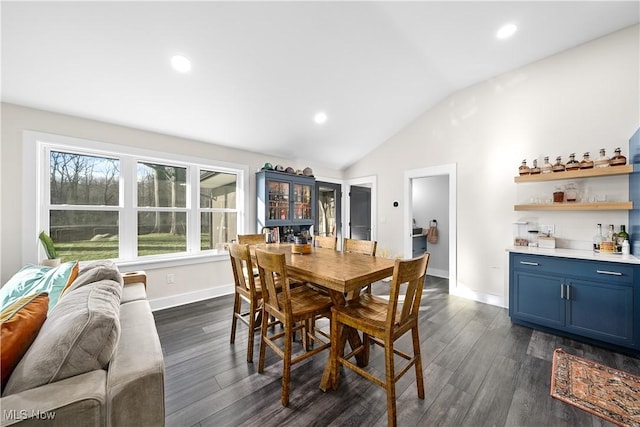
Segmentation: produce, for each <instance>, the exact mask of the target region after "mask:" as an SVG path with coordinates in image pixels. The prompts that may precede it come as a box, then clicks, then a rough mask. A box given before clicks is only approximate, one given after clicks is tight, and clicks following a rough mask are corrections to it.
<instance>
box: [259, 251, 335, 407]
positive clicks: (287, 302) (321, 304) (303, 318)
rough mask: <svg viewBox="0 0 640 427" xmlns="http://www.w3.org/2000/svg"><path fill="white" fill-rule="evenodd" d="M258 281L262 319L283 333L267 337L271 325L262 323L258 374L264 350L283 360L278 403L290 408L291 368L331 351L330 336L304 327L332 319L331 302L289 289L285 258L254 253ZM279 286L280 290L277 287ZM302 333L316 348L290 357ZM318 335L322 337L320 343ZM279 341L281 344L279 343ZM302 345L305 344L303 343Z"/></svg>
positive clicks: (304, 289)
mask: <svg viewBox="0 0 640 427" xmlns="http://www.w3.org/2000/svg"><path fill="white" fill-rule="evenodd" d="M256 258H257V263H258V270H259V271H260V280H261V282H262V284H263V306H262V307H263V309H262V310H263V312H262V318H263V319H267V318H268V316H269V315H271V316H273V317H274V318H275V320H276V321H277V322H280V323H282V326H283V329H284V331H282V332H277V333H276V332H275V331H272V334H271V335H269V326H270V324H271V323H270V322H267V321H263V322H262V333H261V340H260V357H259V359H258V372H259V373H262V372H263V371H264V360H265V353H266V347H267V346H269V347H271V349H272V350H273V351H274V352H275V353H276V354H277V355H278V356H280V357H281V358H282V359H283V362H284V363H283V366H282V393H281V397H280V401H281V403H282V405H283V406H287V405H288V404H289V383H290V377H291V365H293V364H295V363H298V362H300V361H302V360H305V359H307V358H309V357H311V356H313V355H315V354H317V353H319V352H321V351H323V350H326V349H328V348H329V347H331V343H330V342H329V335H328V334H326V333H324V332H323V331H321V330H319V329H317V330H315V331H310V330H309V329H308V327H307V325H308V323H309V321H310V320H312V319H314V318H315V316H318V315H324V316H326V317H327V318H330V317H331V305H332V303H331V299H330V298H329V297H327V296H324V295H321V294H319V293H317V292H315V291H313V290H312V289H310V288H308V287H306V286H299V287H296V288H291V287H290V284H289V280H288V276H287V265H286V258H285V254H281V253H274V252H267V251H263V250H260V249H256ZM278 282H279V283H281V285H282V286H280V287H279V286H278ZM297 330H301V332H302V333H303V334H304V336H305V337H307V339H309V340H312V341H313V342H314V343H315V344H316V345H315V346H314V348H313V349H310V350H309V349H308V348H307V346H306V345H304V346H303V348H304V350H305V351H304V352H303V353H302V354H300V355H298V356H296V357H292V346H293V336H294V333H295V331H297ZM318 335H322V336H324V338H325V339H321V338H320V337H319V336H318ZM280 339H282V341H283V342H282V344H278V340H280ZM303 342H304V340H303Z"/></svg>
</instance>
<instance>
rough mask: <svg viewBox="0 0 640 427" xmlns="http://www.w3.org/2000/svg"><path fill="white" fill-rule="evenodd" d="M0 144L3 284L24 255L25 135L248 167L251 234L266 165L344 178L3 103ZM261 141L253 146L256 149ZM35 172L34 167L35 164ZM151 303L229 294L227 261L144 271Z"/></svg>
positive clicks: (271, 159) (331, 172)
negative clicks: (259, 177) (171, 279)
mask: <svg viewBox="0 0 640 427" xmlns="http://www.w3.org/2000/svg"><path fill="white" fill-rule="evenodd" d="M1 114H2V141H1V145H0V162H1V163H0V164H1V167H2V169H1V170H0V183H1V187H0V189H1V193H0V194H1V196H2V198H1V203H2V204H1V206H0V218H1V222H0V230H1V236H2V238H1V241H0V251H1V253H2V259H1V263H0V273H1V280H2V281H1V283H5V282H6V281H7V280H8V279H9V278H10V277H11V275H13V274H14V273H15V272H16V271H17V270H18V269H20V267H21V266H22V264H23V260H22V259H21V254H22V234H21V232H22V218H23V212H22V194H23V189H22V186H21V185H20V178H21V177H22V176H23V175H22V173H23V170H22V169H23V167H22V148H23V137H22V133H23V131H24V130H32V131H39V132H46V133H52V134H58V135H65V136H71V137H76V138H84V139H88V140H94V141H101V142H107V143H111V144H119V145H128V146H134V147H138V148H143V149H148V150H154V151H158V152H164V153H169V154H170V153H175V154H181V155H184V156H191V157H196V158H203V159H215V160H219V161H223V162H231V163H236V164H244V165H248V166H249V194H250V195H251V196H250V198H249V206H248V217H249V224H250V226H249V227H250V228H249V230H247V232H252V231H253V230H255V224H256V217H255V212H256V211H255V209H256V199H255V194H256V189H255V172H256V171H257V170H258V169H259V168H260V167H261V166H262V165H263V164H264V162H266V161H269V162H271V163H272V164H276V163H282V164H284V165H287V166H289V165H290V166H292V167H294V168H295V169H303V168H304V167H305V166H310V167H311V168H312V169H313V171H314V173H315V174H316V175H317V176H323V177H328V178H332V177H333V178H338V179H339V178H342V173H341V172H340V171H336V170H331V169H326V168H324V169H323V168H321V167H318V166H316V165H314V164H310V163H309V164H307V163H304V162H301V161H295V160H291V159H282V158H276V157H272V156H267V155H263V154H259V153H252V152H248V151H242V150H235V149H231V148H228V147H223V146H220V145H213V144H207V143H203V142H199V141H193V140H188V139H183V138H177V137H172V136H168V135H162V134H157V133H153V132H146V131H143V130H138V129H132V128H127V127H123V126H117V125H113V124H108V123H103V122H98V121H94V120H87V119H83V118H78V117H72V116H67V115H63V114H56V113H51V112H47V111H42V110H36V109H31V108H25V107H21V106H17V105H12V104H2V112H1ZM258 144H259V142H257V143H256V145H258ZM33 167H35V159H34V164H33ZM146 271H147V275H148V288H147V291H148V293H149V298H150V299H151V300H152V306H154V307H156V308H157V307H162V306H166V305H171V304H175V303H184V302H187V301H190V300H195V299H198V298H204V297H209V296H215V295H220V294H223V293H227V292H233V288H232V286H231V285H232V283H233V275H232V272H231V266H230V264H229V261H227V260H224V261H211V262H207V263H203V264H195V265H187V266H178V267H170V268H155V269H152V270H150V269H148V268H147V269H146ZM168 273H173V274H174V275H175V284H172V285H168V284H166V275H167V274H168Z"/></svg>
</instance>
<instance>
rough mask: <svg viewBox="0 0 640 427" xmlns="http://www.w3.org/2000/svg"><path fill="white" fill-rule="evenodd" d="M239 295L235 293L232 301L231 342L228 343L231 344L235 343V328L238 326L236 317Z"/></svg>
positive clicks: (239, 303) (238, 309)
mask: <svg viewBox="0 0 640 427" xmlns="http://www.w3.org/2000/svg"><path fill="white" fill-rule="evenodd" d="M240 305H241V302H240V295H238V293H237V292H236V294H235V297H234V300H233V318H232V319H231V340H230V341H229V342H230V343H231V344H233V343H234V342H235V341H236V326H237V324H238V317H237V316H238V315H239V313H240Z"/></svg>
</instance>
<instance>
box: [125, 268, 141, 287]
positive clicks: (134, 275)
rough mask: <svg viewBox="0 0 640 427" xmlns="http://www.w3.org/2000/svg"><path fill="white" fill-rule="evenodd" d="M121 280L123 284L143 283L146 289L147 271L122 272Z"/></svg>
mask: <svg viewBox="0 0 640 427" xmlns="http://www.w3.org/2000/svg"><path fill="white" fill-rule="evenodd" d="M122 281H123V283H124V285H125V286H126V285H128V284H130V283H143V284H144V287H145V289H146V288H147V273H145V272H144V271H129V272H127V273H122Z"/></svg>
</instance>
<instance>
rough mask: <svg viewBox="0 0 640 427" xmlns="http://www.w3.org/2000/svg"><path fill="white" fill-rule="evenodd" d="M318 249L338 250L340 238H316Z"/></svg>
mask: <svg viewBox="0 0 640 427" xmlns="http://www.w3.org/2000/svg"><path fill="white" fill-rule="evenodd" d="M313 239H314V240H315V241H316V247H318V248H325V249H334V250H335V249H338V238H337V237H336V236H315V237H314V238H313Z"/></svg>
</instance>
